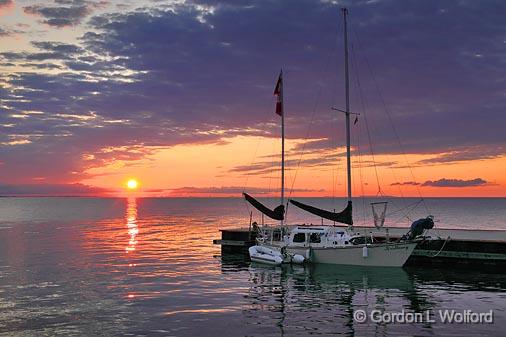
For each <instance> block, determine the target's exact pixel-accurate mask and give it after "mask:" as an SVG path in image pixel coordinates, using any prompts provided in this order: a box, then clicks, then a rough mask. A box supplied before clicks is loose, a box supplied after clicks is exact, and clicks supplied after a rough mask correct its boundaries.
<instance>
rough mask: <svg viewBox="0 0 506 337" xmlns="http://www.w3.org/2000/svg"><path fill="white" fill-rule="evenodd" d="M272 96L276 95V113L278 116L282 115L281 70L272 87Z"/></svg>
mask: <svg viewBox="0 0 506 337" xmlns="http://www.w3.org/2000/svg"><path fill="white" fill-rule="evenodd" d="M274 96H278V100H277V101H276V113H277V114H278V115H280V116H282V115H283V71H281V72H280V73H279V77H278V82H277V83H276V88H274Z"/></svg>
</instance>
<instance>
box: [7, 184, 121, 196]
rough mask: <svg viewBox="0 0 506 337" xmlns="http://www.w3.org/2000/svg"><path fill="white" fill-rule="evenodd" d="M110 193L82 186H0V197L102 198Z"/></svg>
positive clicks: (98, 188) (105, 190)
mask: <svg viewBox="0 0 506 337" xmlns="http://www.w3.org/2000/svg"><path fill="white" fill-rule="evenodd" d="M112 192H113V191H111V190H108V189H104V188H100V187H94V186H88V185H83V184H19V185H7V184H0V196H104V195H105V194H108V193H112Z"/></svg>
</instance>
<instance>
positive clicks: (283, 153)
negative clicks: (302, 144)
mask: <svg viewBox="0 0 506 337" xmlns="http://www.w3.org/2000/svg"><path fill="white" fill-rule="evenodd" d="M280 76H281V88H280V93H279V96H280V99H281V104H282V106H281V205H284V204H285V107H284V106H283V105H284V101H283V70H281V74H280ZM283 222H284V221H283V220H281V226H283Z"/></svg>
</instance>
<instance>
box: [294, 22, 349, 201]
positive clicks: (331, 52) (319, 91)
mask: <svg viewBox="0 0 506 337" xmlns="http://www.w3.org/2000/svg"><path fill="white" fill-rule="evenodd" d="M337 33H339V30H338V32H337ZM335 49H336V46H335V45H334V46H333V47H332V49H331V50H330V52H329V53H328V55H327V61H326V63H325V66H324V68H323V71H322V74H326V73H327V69H328V67H329V64H330V59H331V56H332V55H333V54H334V51H335ZM322 89H323V88H322V84H320V85H319V86H318V91H317V93H316V98H315V104H314V106H313V111H312V113H311V119H310V121H309V126H308V129H307V132H306V136H305V138H304V142H303V143H302V150H301V153H300V157H299V160H298V162H297V168H296V169H295V173H294V176H293V179H292V185H291V187H290V192H289V193H288V198H287V199H286V203H287V204H288V200H290V198H291V196H292V192H293V187H294V186H295V180H296V179H297V175H298V173H299V169H300V164H301V162H302V157H303V156H304V154H305V153H306V144H307V142H306V141H307V140H308V139H309V135H310V132H311V127H312V125H313V122H314V118H315V116H316V111H317V109H318V103H319V100H320V97H321V93H322Z"/></svg>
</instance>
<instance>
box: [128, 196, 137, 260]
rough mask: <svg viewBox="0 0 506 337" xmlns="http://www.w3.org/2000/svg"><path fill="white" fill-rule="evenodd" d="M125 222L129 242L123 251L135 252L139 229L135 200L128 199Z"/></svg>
mask: <svg viewBox="0 0 506 337" xmlns="http://www.w3.org/2000/svg"><path fill="white" fill-rule="evenodd" d="M126 222H127V223H126V225H127V227H128V235H129V240H128V245H127V246H126V248H125V250H126V252H127V253H129V252H132V251H134V250H135V246H136V245H137V234H139V227H138V226H137V200H136V199H135V198H128V203H127V210H126Z"/></svg>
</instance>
